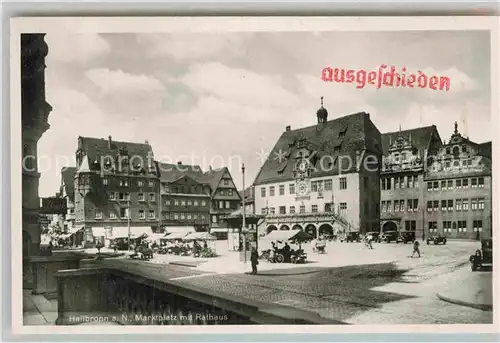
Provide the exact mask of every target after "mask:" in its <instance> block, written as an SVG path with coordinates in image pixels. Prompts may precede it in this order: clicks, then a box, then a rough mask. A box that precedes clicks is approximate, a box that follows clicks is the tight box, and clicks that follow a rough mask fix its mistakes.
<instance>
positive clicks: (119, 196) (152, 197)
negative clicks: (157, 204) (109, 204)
mask: <svg viewBox="0 0 500 343" xmlns="http://www.w3.org/2000/svg"><path fill="white" fill-rule="evenodd" d="M117 199H118V200H126V201H128V200H130V193H128V192H125V193H122V192H119V193H117V192H109V200H117ZM148 199H149V201H156V194H155V193H149V197H148ZM137 200H138V201H146V196H145V194H144V193H137Z"/></svg>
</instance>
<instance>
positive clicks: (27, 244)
mask: <svg viewBox="0 0 500 343" xmlns="http://www.w3.org/2000/svg"><path fill="white" fill-rule="evenodd" d="M30 252H31V236H30V234H29V233H28V232H27V231H24V230H23V256H30Z"/></svg>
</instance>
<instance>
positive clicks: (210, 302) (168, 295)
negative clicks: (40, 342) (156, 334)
mask: <svg viewBox="0 0 500 343" xmlns="http://www.w3.org/2000/svg"><path fill="white" fill-rule="evenodd" d="M158 268H159V267H158V266H147V265H144V264H142V265H134V264H130V263H128V264H127V261H121V262H118V261H114V262H111V261H110V263H106V261H105V260H104V261H101V262H96V265H94V266H93V267H92V268H86V269H76V270H63V271H59V272H58V273H57V279H58V319H57V321H56V324H57V325H71V324H80V323H81V322H83V321H85V320H86V318H88V317H89V316H93V317H98V318H101V319H103V320H107V321H113V322H116V323H119V324H124V325H245V324H344V323H342V322H339V321H334V320H326V319H323V318H321V317H319V316H318V315H317V314H315V313H312V312H308V311H303V310H299V309H292V308H290V307H286V306H283V305H278V304H269V303H263V302H259V301H255V300H250V299H247V298H244V297H241V296H235V295H231V294H229V293H224V292H220V291H213V290H210V289H208V288H203V287H202V286H200V287H197V286H193V285H188V284H183V283H182V282H179V281H175V280H169V279H168V278H167V277H166V276H165V275H163V274H162V273H158Z"/></svg>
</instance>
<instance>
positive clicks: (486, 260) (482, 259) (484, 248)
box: [469, 238, 493, 272]
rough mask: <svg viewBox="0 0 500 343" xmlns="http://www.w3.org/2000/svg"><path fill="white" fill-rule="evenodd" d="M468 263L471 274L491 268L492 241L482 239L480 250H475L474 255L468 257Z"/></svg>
mask: <svg viewBox="0 0 500 343" xmlns="http://www.w3.org/2000/svg"><path fill="white" fill-rule="evenodd" d="M469 261H470V268H471V270H472V271H473V272H475V271H476V270H479V269H483V268H484V267H493V240H492V239H491V238H488V239H482V240H481V249H477V250H476V253H475V254H474V255H471V256H470V257H469Z"/></svg>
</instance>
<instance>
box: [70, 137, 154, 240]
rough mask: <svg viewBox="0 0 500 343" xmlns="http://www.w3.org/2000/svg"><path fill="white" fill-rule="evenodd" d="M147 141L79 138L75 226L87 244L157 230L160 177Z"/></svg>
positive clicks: (75, 183)
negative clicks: (80, 228)
mask: <svg viewBox="0 0 500 343" xmlns="http://www.w3.org/2000/svg"><path fill="white" fill-rule="evenodd" d="M153 157H154V156H153V151H152V148H151V145H149V143H148V142H146V143H144V144H141V143H130V142H118V141H113V140H112V138H111V136H110V137H108V139H98V138H88V137H78V149H77V151H76V162H77V167H76V169H77V172H76V174H75V182H74V187H75V225H77V226H81V227H83V229H84V232H85V238H84V240H85V244H86V245H94V244H95V243H96V240H101V241H102V242H103V243H104V244H106V241H108V240H110V239H115V238H125V237H128V235H129V227H130V233H131V236H136V235H141V234H142V233H146V234H147V233H150V232H151V231H152V230H155V229H157V228H158V218H159V213H160V211H159V206H160V201H159V200H160V196H159V195H160V194H159V190H160V179H159V172H158V170H157V165H156V163H155V162H154V159H153Z"/></svg>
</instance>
